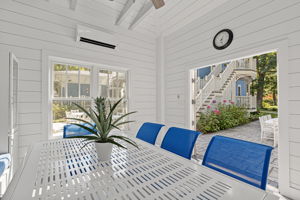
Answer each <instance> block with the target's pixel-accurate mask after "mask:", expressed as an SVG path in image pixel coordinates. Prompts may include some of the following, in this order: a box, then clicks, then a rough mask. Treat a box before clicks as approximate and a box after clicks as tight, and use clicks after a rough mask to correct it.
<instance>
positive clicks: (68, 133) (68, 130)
mask: <svg viewBox="0 0 300 200" xmlns="http://www.w3.org/2000/svg"><path fill="white" fill-rule="evenodd" d="M82 125H85V126H87V127H89V128H93V127H90V125H88V124H82ZM90 134H92V133H90V132H89V131H87V130H85V129H84V128H82V127H80V126H77V125H76V124H68V125H65V126H64V133H63V138H69V137H72V136H82V135H90Z"/></svg>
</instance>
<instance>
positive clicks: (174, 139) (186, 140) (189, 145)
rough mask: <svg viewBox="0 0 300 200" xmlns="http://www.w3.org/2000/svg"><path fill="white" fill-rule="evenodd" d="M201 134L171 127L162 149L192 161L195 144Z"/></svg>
mask: <svg viewBox="0 0 300 200" xmlns="http://www.w3.org/2000/svg"><path fill="white" fill-rule="evenodd" d="M200 134H201V133H200V132H197V131H192V130H188V129H183V128H176V127H171V128H169V130H168V131H167V133H166V135H165V137H164V139H163V141H162V144H161V148H163V149H166V150H168V151H170V152H172V153H175V154H177V155H180V156H182V157H184V158H187V159H191V157H192V152H193V148H194V145H195V142H196V140H197V137H198V135H200Z"/></svg>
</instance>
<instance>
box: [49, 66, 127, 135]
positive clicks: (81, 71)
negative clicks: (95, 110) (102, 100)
mask: <svg viewBox="0 0 300 200" xmlns="http://www.w3.org/2000/svg"><path fill="white" fill-rule="evenodd" d="M94 72H96V73H97V72H98V76H93V74H94ZM126 75H127V73H126V72H117V71H110V70H105V69H100V67H96V66H93V67H92V66H78V65H71V64H70V65H68V64H59V63H54V64H53V65H52V95H51V96H52V99H51V103H52V105H51V108H52V111H51V113H52V136H53V137H61V136H62V134H63V127H64V126H65V125H66V124H70V123H73V122H74V121H73V120H71V119H68V118H81V119H86V115H85V114H84V113H83V112H81V111H80V110H78V108H77V107H76V106H75V105H74V104H73V103H77V104H79V105H81V106H83V107H84V108H88V107H89V106H90V105H91V103H92V100H93V98H95V97H97V96H102V97H107V98H109V99H110V100H111V101H112V102H115V101H117V100H119V99H120V98H124V101H123V103H122V104H120V106H119V107H118V109H117V112H116V113H115V117H117V116H118V115H120V114H123V113H125V112H127V108H128V100H127V83H126V82H127V77H126ZM93 91H95V92H94V93H93Z"/></svg>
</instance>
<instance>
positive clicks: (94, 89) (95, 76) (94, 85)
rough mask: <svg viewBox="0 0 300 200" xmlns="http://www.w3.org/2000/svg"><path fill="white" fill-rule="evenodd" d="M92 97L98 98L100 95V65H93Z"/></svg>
mask: <svg viewBox="0 0 300 200" xmlns="http://www.w3.org/2000/svg"><path fill="white" fill-rule="evenodd" d="M91 86H92V87H91V89H92V91H91V97H92V98H96V97H97V96H98V90H99V88H98V87H99V84H98V67H96V66H93V67H92V76H91Z"/></svg>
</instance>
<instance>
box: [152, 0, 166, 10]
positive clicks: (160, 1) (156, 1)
mask: <svg viewBox="0 0 300 200" xmlns="http://www.w3.org/2000/svg"><path fill="white" fill-rule="evenodd" d="M151 1H152V3H153V5H154V7H155V8H156V9H159V8H161V7H163V6H164V5H165V2H164V0H151Z"/></svg>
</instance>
